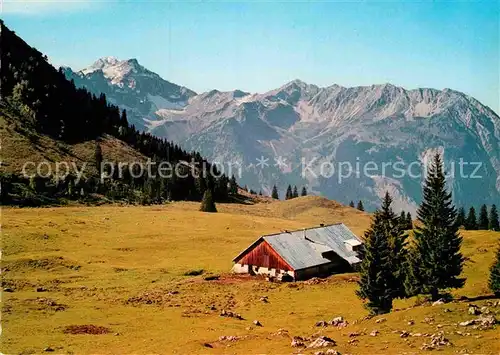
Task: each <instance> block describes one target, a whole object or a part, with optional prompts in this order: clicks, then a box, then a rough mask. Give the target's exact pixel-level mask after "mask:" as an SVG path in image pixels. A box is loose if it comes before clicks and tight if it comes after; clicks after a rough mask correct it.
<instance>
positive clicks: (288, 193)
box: [285, 185, 293, 200]
mask: <svg viewBox="0 0 500 355" xmlns="http://www.w3.org/2000/svg"><path fill="white" fill-rule="evenodd" d="M291 198H293V192H292V187H291V186H290V185H288V187H287V188H286V195H285V200H290V199H291Z"/></svg>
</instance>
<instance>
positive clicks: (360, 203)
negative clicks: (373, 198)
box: [356, 200, 365, 211]
mask: <svg viewBox="0 0 500 355" xmlns="http://www.w3.org/2000/svg"><path fill="white" fill-rule="evenodd" d="M356 208H357V209H358V210H360V211H364V210H365V206H363V201H361V200H359V202H358V206H357V207H356Z"/></svg>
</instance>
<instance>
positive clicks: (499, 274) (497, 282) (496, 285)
mask: <svg viewBox="0 0 500 355" xmlns="http://www.w3.org/2000/svg"><path fill="white" fill-rule="evenodd" d="M488 286H489V288H490V290H491V291H492V292H493V293H494V294H495V296H496V297H500V245H499V247H498V249H497V253H496V257H495V261H494V262H493V265H491V268H490V278H489V280H488Z"/></svg>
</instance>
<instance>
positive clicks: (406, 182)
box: [77, 58, 500, 212]
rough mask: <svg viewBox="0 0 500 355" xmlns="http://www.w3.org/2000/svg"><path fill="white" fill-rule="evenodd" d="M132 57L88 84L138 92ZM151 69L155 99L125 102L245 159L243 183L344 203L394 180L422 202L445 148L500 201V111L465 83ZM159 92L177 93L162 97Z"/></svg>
mask: <svg viewBox="0 0 500 355" xmlns="http://www.w3.org/2000/svg"><path fill="white" fill-rule="evenodd" d="M124 62H125V63H124ZM124 62H120V61H115V60H113V59H106V58H105V59H102V60H100V61H98V62H96V63H95V64H94V65H93V66H92V67H90V68H88V69H87V70H85V71H82V72H80V74H79V75H78V76H79V78H81V81H80V82H77V85H83V86H86V87H88V88H89V89H90V90H92V91H98V90H99V88H100V87H102V86H105V85H107V86H106V88H107V89H108V91H107V92H108V93H109V94H108V93H107V95H108V97H111V98H112V99H113V100H115V102H117V103H118V104H120V101H119V99H118V98H119V97H120V92H121V91H120V90H125V91H127V92H128V91H130V90H132V91H134V90H135V88H137V81H138V80H137V77H138V74H137V73H135V72H134V69H133V68H134V66H135V65H136V64H135V63H132V64H130V63H129V62H130V61H124ZM127 63H128V64H127ZM129 68H132V69H129ZM143 72H144V73H148V74H144V75H145V76H146V77H148V78H149V79H150V80H149V79H148V80H141V82H143V83H144V84H143V83H141V84H140V85H141V86H140V89H139V90H140V95H139V94H137V95H135V94H134V95H133V96H134V97H135V98H137V99H138V98H139V97H141V98H144V97H146V98H147V99H148V102H149V106H148V108H147V109H144V108H143V106H141V105H144V103H141V101H140V100H138V101H137V100H135V101H134V100H133V99H130V98H129V96H127V105H125V104H121V105H122V107H124V108H127V109H131V110H134V112H137V116H136V117H137V118H136V119H138V120H140V119H142V122H143V127H144V129H146V130H149V131H151V132H152V133H154V134H156V135H158V136H161V137H165V138H167V139H169V140H173V141H175V142H178V143H180V144H182V146H183V147H185V148H186V149H192V150H197V151H200V152H202V153H203V154H205V155H206V156H207V157H208V158H210V159H211V160H212V161H218V162H220V163H222V164H223V165H222V166H223V167H224V169H226V172H227V170H228V169H229V166H231V167H232V168H233V172H235V173H237V169H238V168H239V167H241V178H240V181H241V183H242V184H247V185H248V186H250V187H252V188H254V189H260V188H262V190H263V191H267V192H268V193H269V192H270V189H271V188H272V185H273V184H277V185H278V186H279V187H280V189H281V190H284V189H285V188H286V186H287V185H288V184H292V185H298V186H302V185H307V186H308V190H309V191H311V192H314V193H321V194H323V195H325V196H327V197H329V198H334V199H336V200H339V201H342V202H348V201H350V200H359V199H361V200H363V201H364V202H365V206H367V207H368V208H374V207H375V206H376V205H378V202H379V198H380V197H381V196H382V195H383V194H384V192H385V191H386V190H389V191H390V192H391V193H392V194H393V195H394V197H395V204H396V206H398V207H399V208H402V209H403V208H404V209H406V210H410V211H412V212H414V211H415V208H416V205H417V204H418V202H420V198H421V197H420V195H421V181H422V176H421V175H422V173H423V171H422V164H423V163H425V161H426V160H427V159H428V158H429V157H430V156H431V155H432V154H433V153H434V152H436V151H440V152H442V153H444V157H445V162H446V166H447V171H448V172H449V173H450V176H449V184H450V187H451V188H452V190H453V193H454V199H455V201H456V203H457V204H459V205H471V204H476V205H477V204H480V203H481V204H482V203H493V202H497V203H498V201H499V200H500V118H499V117H498V115H497V114H495V113H494V112H493V111H492V110H491V109H489V108H488V107H486V106H484V105H482V104H481V103H479V102H478V101H477V100H475V99H474V98H472V97H469V96H467V95H465V94H463V93H460V92H457V91H454V90H450V89H444V90H435V89H426V88H422V89H415V90H405V89H404V88H401V87H396V86H393V85H390V84H384V85H372V86H363V87H352V88H346V87H342V86H338V85H332V86H329V87H324V88H320V87H318V86H316V85H310V84H307V83H304V82H302V81H300V80H294V81H292V82H290V83H288V84H285V85H284V86H282V87H280V88H278V89H275V90H271V91H268V92H266V93H263V94H250V93H246V92H243V91H240V90H235V91H230V92H220V91H217V90H212V91H209V92H206V93H202V94H199V95H195V94H194V93H193V92H192V91H190V90H188V89H185V88H182V87H180V86H177V85H175V84H171V83H168V82H166V83H168V84H169V85H167V84H162V85H160V84H157V85H154V84H152V82H153V81H157V82H165V81H163V80H162V79H161V78H159V77H158V76H156V74H152V73H151V72H148V71H147V70H145V69H144V70H143ZM124 73H125V74H124ZM141 75H142V74H141ZM141 75H139V77H141V78H142V76H141ZM130 78H132V79H134V80H135V82H136V84H133V85H135V86H134V89H132V88H130V85H131V84H130V83H131V81H130ZM146 83H149V84H148V85H146ZM159 86H161V87H163V88H168V90H167V89H165V90H164V91H159V90H158V87H159ZM127 87H128V89H126V88H127ZM110 90H111V91H110ZM104 92H105V93H106V91H104ZM172 93H173V94H172ZM162 95H163V96H162ZM169 95H170V96H169ZM152 97H153V98H155V99H152ZM158 97H161V98H162V99H163V100H166V101H167V102H168V104H166V103H165V101H162V104H158V105H156V104H155V102H158V101H160V99H158ZM176 100H177V101H176ZM122 101H123V102H125V101H126V100H125V99H123V100H122ZM137 102H139V103H137ZM174 103H175V104H174ZM141 115H142V116H141ZM265 159H268V160H265ZM476 170H477V171H476ZM282 194H283V193H282Z"/></svg>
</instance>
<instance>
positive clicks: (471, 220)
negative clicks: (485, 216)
mask: <svg viewBox="0 0 500 355" xmlns="http://www.w3.org/2000/svg"><path fill="white" fill-rule="evenodd" d="M465 229H467V230H477V219H476V209H475V208H474V207H471V208H470V209H469V215H468V216H467V219H466V220H465Z"/></svg>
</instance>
